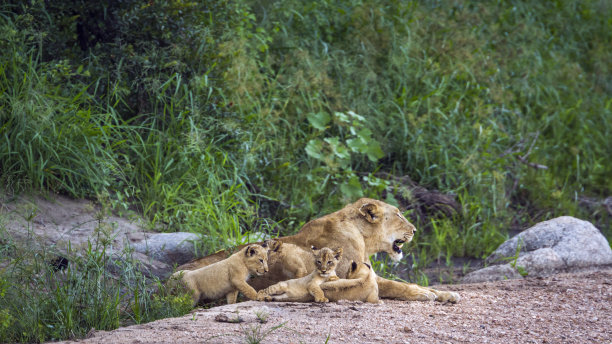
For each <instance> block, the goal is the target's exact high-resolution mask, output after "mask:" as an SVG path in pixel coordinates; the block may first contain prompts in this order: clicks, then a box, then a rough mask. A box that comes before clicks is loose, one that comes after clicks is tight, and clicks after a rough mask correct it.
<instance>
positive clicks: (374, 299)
mask: <svg viewBox="0 0 612 344" xmlns="http://www.w3.org/2000/svg"><path fill="white" fill-rule="evenodd" d="M320 287H321V290H323V293H325V297H327V298H328V299H329V300H330V301H338V300H349V301H365V302H370V303H382V301H380V300H379V299H378V284H377V283H376V273H375V272H374V270H373V269H372V267H371V266H370V265H369V264H366V263H356V262H352V264H351V269H350V270H349V272H348V274H347V276H346V279H340V280H337V281H333V282H325V283H322V284H321V286H320Z"/></svg>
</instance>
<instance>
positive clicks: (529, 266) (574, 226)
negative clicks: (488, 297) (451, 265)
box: [462, 216, 612, 283]
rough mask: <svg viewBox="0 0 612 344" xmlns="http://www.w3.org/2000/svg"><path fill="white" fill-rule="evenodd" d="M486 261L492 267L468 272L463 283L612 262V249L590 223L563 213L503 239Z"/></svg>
mask: <svg viewBox="0 0 612 344" xmlns="http://www.w3.org/2000/svg"><path fill="white" fill-rule="evenodd" d="M485 262H486V264H488V265H490V266H488V267H486V268H484V269H481V270H477V271H474V272H472V273H469V274H467V275H466V276H465V277H464V278H463V279H462V282H464V283H475V282H484V281H495V280H501V279H515V278H522V276H523V275H529V276H536V277H543V276H548V275H551V274H554V273H557V272H564V271H572V270H578V269H584V268H590V267H595V266H602V265H612V250H611V249H610V245H609V244H608V241H607V240H606V238H605V237H604V236H603V235H602V234H601V232H600V231H599V230H598V229H597V228H595V226H593V225H592V224H591V223H590V222H587V221H582V220H579V219H576V218H574V217H570V216H562V217H558V218H556V219H552V220H550V221H545V222H541V223H538V224H536V225H535V226H533V227H531V228H529V229H527V230H525V231H524V232H521V233H520V234H518V235H516V236H515V237H513V238H512V239H510V240H508V241H506V242H504V243H503V244H501V245H500V246H499V248H497V250H495V251H494V252H493V253H492V254H491V255H490V256H489V257H488V258H487V259H486V261H485ZM511 270H513V271H514V272H515V273H511V272H510V271H511Z"/></svg>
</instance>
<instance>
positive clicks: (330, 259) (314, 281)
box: [257, 247, 342, 302]
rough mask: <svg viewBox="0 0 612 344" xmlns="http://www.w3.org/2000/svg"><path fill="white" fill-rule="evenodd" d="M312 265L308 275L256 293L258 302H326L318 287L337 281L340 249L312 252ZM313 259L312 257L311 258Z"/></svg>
mask: <svg viewBox="0 0 612 344" xmlns="http://www.w3.org/2000/svg"><path fill="white" fill-rule="evenodd" d="M313 253H314V265H315V267H316V268H315V270H313V271H312V272H311V273H310V274H309V275H307V276H304V277H301V278H295V279H290V280H288V281H284V282H279V283H277V284H274V285H272V286H270V287H268V288H266V289H263V290H260V291H259V292H258V293H257V300H260V301H291V302H309V301H313V300H314V301H315V302H328V301H329V300H328V299H327V298H326V297H325V295H324V294H323V291H322V290H321V288H320V287H319V285H320V284H321V283H323V282H326V281H335V280H338V276H336V271H335V269H336V265H337V264H338V261H340V259H341V258H342V249H341V248H338V249H335V250H332V249H329V248H327V247H324V248H322V249H320V250H313ZM311 259H313V257H311Z"/></svg>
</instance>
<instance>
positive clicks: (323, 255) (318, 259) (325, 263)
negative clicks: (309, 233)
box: [312, 247, 342, 277]
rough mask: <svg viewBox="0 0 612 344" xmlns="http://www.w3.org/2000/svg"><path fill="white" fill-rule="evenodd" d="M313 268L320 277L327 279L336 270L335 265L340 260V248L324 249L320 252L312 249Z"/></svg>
mask: <svg viewBox="0 0 612 344" xmlns="http://www.w3.org/2000/svg"><path fill="white" fill-rule="evenodd" d="M312 252H313V254H314V259H315V267H316V269H317V271H318V273H319V275H320V276H321V277H329V276H330V274H331V273H332V272H334V271H335V270H336V265H338V262H339V261H340V259H342V248H337V249H334V250H332V249H330V248H327V247H324V248H322V249H320V250H317V249H314V248H313V251H312Z"/></svg>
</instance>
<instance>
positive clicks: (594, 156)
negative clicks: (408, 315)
mask: <svg viewBox="0 0 612 344" xmlns="http://www.w3.org/2000/svg"><path fill="white" fill-rule="evenodd" d="M0 14H1V15H0V30H2V32H3V35H2V37H0V51H1V53H0V161H2V168H1V169H0V182H1V183H2V185H5V186H6V187H5V189H6V191H8V192H21V191H31V190H34V191H42V192H44V191H46V192H57V193H64V194H69V195H72V196H74V197H91V198H99V197H102V198H105V199H108V200H109V202H110V203H111V204H112V205H113V207H114V210H115V211H117V212H127V211H137V212H139V213H141V214H142V215H144V216H145V217H146V218H147V219H149V220H150V224H151V228H155V229H157V230H162V231H175V230H183V231H193V232H199V233H202V234H205V235H206V237H207V238H209V239H210V241H209V242H206V243H204V245H205V246H206V247H207V248H211V249H217V248H224V247H228V246H230V245H231V243H233V242H235V241H236V240H240V239H241V238H242V237H243V236H245V235H249V234H250V233H253V232H261V231H263V232H269V233H274V234H282V235H285V234H292V233H294V232H295V231H296V230H297V229H299V228H300V227H301V225H302V224H304V223H305V222H306V221H308V220H309V219H311V218H314V217H316V216H320V215H322V214H325V213H329V212H331V211H334V210H337V209H338V208H340V207H341V206H343V205H344V204H345V203H347V202H349V201H353V200H355V199H356V198H358V197H361V196H369V197H374V198H380V199H384V200H386V201H387V202H389V203H392V204H397V205H402V206H403V207H405V208H406V209H408V210H407V212H406V215H407V216H409V217H411V219H412V220H413V221H415V222H416V223H418V226H419V228H420V229H421V230H419V231H418V232H417V235H416V237H415V240H414V243H412V244H411V245H407V246H406V247H407V248H408V250H411V252H412V253H414V254H415V259H414V260H413V261H414V262H416V264H417V266H416V267H422V266H424V265H426V264H427V263H428V262H431V261H432V260H438V261H443V262H447V263H448V264H451V262H452V258H453V257H458V256H462V257H483V256H486V255H487V254H488V253H490V252H491V251H492V250H493V249H494V248H495V247H496V246H497V245H498V244H499V243H501V242H502V241H503V240H504V239H505V238H506V237H507V231H508V229H521V228H525V227H527V226H529V225H530V224H532V223H534V222H537V221H542V220H546V219H550V218H553V217H555V216H559V215H573V216H578V217H581V218H585V219H589V220H592V221H594V222H595V223H596V225H597V226H598V227H599V228H600V229H601V230H602V232H603V233H604V234H605V235H606V236H607V237H608V239H610V238H612V224H611V222H610V213H609V208H606V207H605V206H603V205H602V204H604V202H603V200H604V199H606V198H607V197H609V196H610V195H611V194H612V180H611V179H610V178H609V176H610V175H612V164H610V160H611V157H612V146H611V145H610V144H609V142H608V141H609V139H608V138H609V137H611V136H612V121H611V120H610V118H612V113H611V112H612V108H611V107H612V101H611V99H610V96H609V95H610V92H611V91H612V85H611V84H610V80H611V77H610V73H611V72H610V71H611V66H612V51H611V50H610V49H609V47H610V46H611V45H612V19H611V18H612V6H611V5H609V4H608V3H607V2H605V1H596V0H593V1H573V0H572V1H553V2H547V3H542V2H539V1H500V2H478V1H464V2H461V3H458V2H453V1H425V2H417V1H391V2H389V1H379V0H362V1H357V0H341V1H327V0H324V1H316V2H303V1H297V0H287V1H268V2H255V1H249V0H245V1H233V2H206V1H205V2H186V1H181V0H176V1H174V0H173V1H154V2H148V3H146V4H144V5H143V3H142V1H136V0H127V1H120V2H81V1H62V2H48V1H43V0H28V1H5V2H4V3H3V4H2V5H0ZM404 177H406V178H407V179H406V180H411V182H412V183H413V184H414V185H413V184H411V185H410V187H407V186H406V185H401V184H398V183H397V180H398V179H397V178H404ZM415 186H418V187H421V188H425V189H426V190H436V191H437V192H439V193H440V194H443V195H446V196H447V197H450V198H452V199H454V200H455V203H456V204H458V205H454V206H453V207H454V208H453V210H452V211H449V212H447V211H438V210H439V209H440V207H437V206H428V205H424V206H419V207H416V206H413V205H414V202H418V201H419V194H418V192H417V191H419V190H421V189H416V188H415ZM385 267H386V264H383V266H381V269H383V270H384V269H385ZM415 278H420V279H421V280H423V278H422V277H415ZM141 295H142V294H141ZM139 297H140V296H139ZM109 302H110V301H109ZM0 314H4V313H0ZM0 316H4V315H0ZM2 319H4V318H2ZM3 324H4V323H3ZM58 338H59V337H58Z"/></svg>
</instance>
